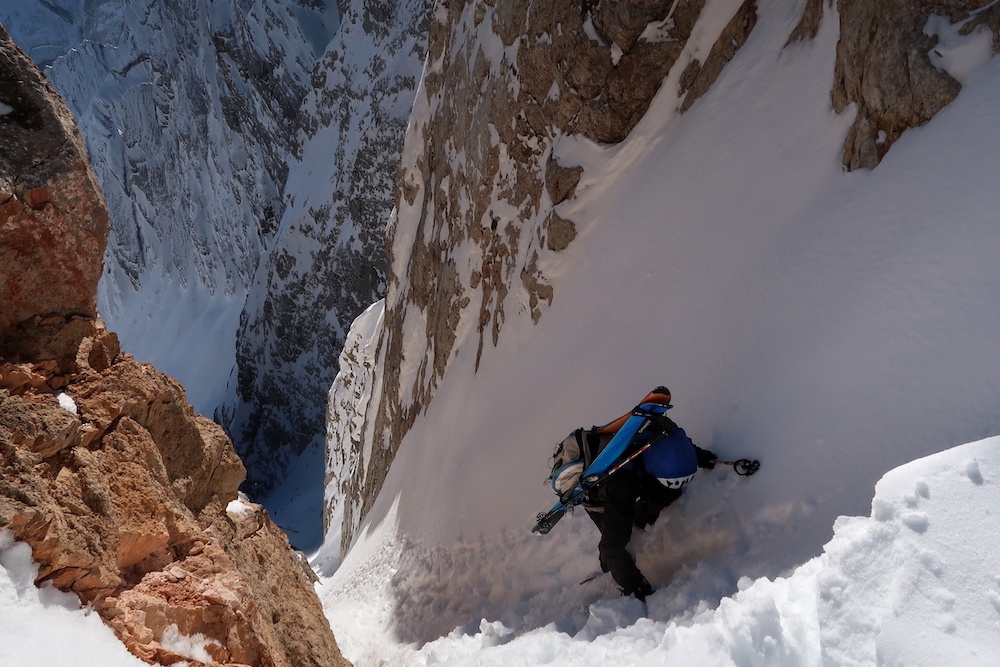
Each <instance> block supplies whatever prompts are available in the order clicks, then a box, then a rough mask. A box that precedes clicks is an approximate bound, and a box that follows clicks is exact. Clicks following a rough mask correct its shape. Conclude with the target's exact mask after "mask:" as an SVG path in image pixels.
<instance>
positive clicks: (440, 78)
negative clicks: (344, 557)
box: [326, 0, 1000, 550]
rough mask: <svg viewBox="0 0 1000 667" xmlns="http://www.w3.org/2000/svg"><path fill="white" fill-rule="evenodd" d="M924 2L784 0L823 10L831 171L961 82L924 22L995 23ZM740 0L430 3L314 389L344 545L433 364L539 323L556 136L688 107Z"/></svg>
mask: <svg viewBox="0 0 1000 667" xmlns="http://www.w3.org/2000/svg"><path fill="white" fill-rule="evenodd" d="M926 4H927V3H899V2H890V1H888V0H886V1H884V2H874V3H872V2H863V1H860V0H841V1H840V2H838V3H837V7H836V12H833V11H831V10H830V9H828V7H829V5H828V3H824V2H823V1H822V0H806V1H804V2H802V3H800V4H799V6H800V7H801V9H800V10H799V11H801V12H802V14H801V20H800V22H799V24H798V26H797V27H796V28H795V29H794V30H793V31H791V32H790V33H786V34H788V35H789V36H788V43H789V44H791V43H794V42H797V41H799V40H809V39H811V38H812V37H813V36H815V35H816V33H817V30H818V29H819V26H820V23H821V20H822V18H823V15H824V11H826V16H827V19H826V20H828V21H832V20H839V30H840V41H839V43H838V46H837V54H836V59H835V61H834V62H832V63H831V72H830V73H831V82H832V86H831V106H833V107H834V110H835V111H838V112H846V111H848V110H856V111H857V113H856V114H855V120H854V125H853V127H852V128H851V129H850V131H849V133H848V136H847V137H846V139H845V142H844V148H843V154H842V156H841V159H842V161H843V164H844V165H845V167H846V168H847V169H854V168H858V167H872V166H875V165H877V164H878V162H879V160H881V159H882V157H883V156H884V155H885V154H886V152H887V151H888V150H889V147H890V146H891V145H892V143H893V142H894V141H895V140H897V139H898V138H899V137H900V136H901V134H902V133H903V132H904V130H905V129H906V128H908V127H914V126H917V125H920V124H923V123H925V122H927V120H929V119H930V118H931V117H932V116H933V115H934V114H935V113H936V112H937V111H939V110H940V109H941V108H943V107H944V106H945V105H947V104H948V103H949V102H950V101H951V100H952V99H954V97H955V95H956V94H957V91H958V89H959V88H960V86H959V84H958V82H957V81H956V80H955V79H953V78H952V77H951V76H949V75H948V74H947V73H946V72H945V71H943V70H942V68H941V67H940V65H941V62H940V60H941V58H942V57H943V56H941V54H940V53H938V52H935V51H933V50H932V49H933V46H934V44H935V43H936V41H937V38H936V37H935V36H934V35H933V33H934V30H935V27H936V26H937V27H940V26H942V25H948V24H951V23H954V22H956V21H964V22H965V27H964V28H963V30H965V31H967V32H966V33H965V34H968V32H971V31H973V30H978V29H979V28H980V27H982V26H983V25H988V26H989V29H991V30H993V32H994V34H996V33H997V30H996V28H995V27H994V26H995V24H997V15H998V14H997V12H998V11H1000V10H998V9H997V7H998V5H997V4H995V3H994V4H992V5H991V4H990V3H987V2H983V1H971V2H950V3H949V2H943V3H936V4H935V5H934V6H933V7H930V6H925V5H926ZM757 5H758V3H757V2H756V1H755V0H745V1H744V2H742V3H741V2H739V0H728V1H723V0H715V1H712V0H708V1H707V2H706V1H700V0H693V1H691V2H685V1H684V0H680V1H678V2H674V1H673V0H664V1H663V2H658V3H650V2H617V3H610V2H595V3H583V5H582V6H581V5H563V4H559V5H558V6H553V5H552V3H542V2H529V1H524V2H518V3H508V4H498V5H495V6H494V5H493V4H492V3H488V2H470V3H465V4H462V3H458V4H455V3H438V5H437V7H436V9H435V12H434V15H433V20H432V23H431V28H430V45H429V56H428V61H427V65H426V69H425V71H424V74H423V79H422V82H421V87H420V90H419V91H418V94H417V99H416V102H415V106H414V112H413V117H412V119H411V124H410V129H409V132H408V135H407V139H406V144H405V147H404V152H403V157H402V162H401V168H400V181H399V185H398V191H397V202H396V203H397V209H396V215H395V217H394V219H393V221H392V223H391V224H390V229H389V252H390V273H389V279H388V286H387V293H386V299H385V304H384V311H383V310H380V309H379V308H378V307H376V309H375V310H373V311H372V312H370V313H368V314H366V316H365V317H364V318H362V319H360V320H359V323H358V327H357V330H356V331H355V332H353V333H352V334H351V335H350V336H349V337H348V344H347V346H346V348H345V351H344V356H343V357H342V359H341V364H342V373H341V375H340V376H339V377H338V379H337V382H336V383H335V384H334V387H333V388H332V390H331V393H330V398H329V401H330V403H329V415H328V451H329V454H328V457H329V461H328V478H329V479H330V480H331V481H330V482H329V483H328V487H327V491H326V520H327V524H328V530H329V531H330V532H329V534H333V535H336V534H337V533H338V531H339V532H340V534H341V536H342V538H341V539H342V541H341V544H342V549H344V550H346V548H347V547H348V546H349V545H350V543H351V540H352V538H353V536H354V531H355V530H356V529H357V528H358V526H359V525H360V522H361V520H362V519H363V517H364V516H365V514H366V512H367V511H368V509H369V508H370V507H371V506H372V504H373V502H374V499H375V498H376V496H377V494H378V491H379V489H380V488H381V486H382V483H383V481H384V479H385V476H386V474H387V471H388V469H389V466H390V464H391V462H392V460H393V458H394V456H395V454H396V451H397V449H398V447H399V444H400V442H401V441H402V439H403V437H404V435H405V434H406V433H407V432H408V430H409V429H410V427H411V426H412V425H413V424H414V422H415V421H416V420H417V417H418V416H419V415H420V414H421V413H423V412H424V411H426V410H427V408H428V405H429V404H430V401H431V399H432V398H433V396H434V394H435V392H436V390H437V389H438V387H439V386H440V384H441V382H442V379H443V378H444V376H445V374H446V372H447V371H448V368H449V365H450V364H451V363H452V362H453V361H454V360H455V359H456V358H457V357H458V356H459V355H460V354H461V355H465V356H466V357H468V356H469V355H472V356H474V357H475V360H476V361H475V366H476V367H477V368H478V366H479V363H480V359H481V357H482V355H483V354H484V349H486V348H487V347H488V344H492V345H493V346H497V344H498V341H499V340H500V337H501V335H502V331H503V330H504V328H505V326H506V327H508V328H509V327H510V326H511V324H512V323H513V322H515V321H517V322H520V321H522V320H526V319H530V320H531V321H533V322H535V323H537V322H539V320H540V318H542V317H543V314H544V311H545V309H546V308H547V307H548V306H550V305H551V303H552V301H553V299H557V298H558V297H557V295H556V294H555V292H556V291H557V287H556V284H557V282H558V281H557V280H553V279H551V278H550V277H549V276H547V275H546V268H545V267H549V270H552V271H554V272H556V273H558V271H559V260H558V256H559V255H558V254H559V253H560V251H562V250H564V249H566V248H567V247H569V245H570V244H571V243H572V241H573V240H574V239H575V238H576V236H577V233H578V232H577V223H576V222H574V221H573V220H570V219H566V218H565V217H563V216H562V215H560V214H559V213H558V212H557V209H556V208H555V207H556V206H558V205H559V204H560V202H563V201H567V202H571V201H572V200H573V197H574V192H575V189H576V185H577V183H578V182H579V180H580V178H581V171H582V170H581V169H580V168H577V167H574V165H572V164H568V165H561V164H559V163H558V161H557V160H556V159H554V157H553V145H554V144H555V143H556V142H557V141H558V140H559V138H560V137H564V136H568V135H574V134H575V135H582V136H583V137H586V138H589V139H593V140H595V141H597V142H601V143H604V144H611V143H614V142H619V141H622V140H623V139H624V138H625V137H626V136H628V134H629V132H630V131H631V130H632V128H633V127H634V126H635V125H636V123H637V122H639V120H640V119H641V118H642V116H643V114H644V113H645V111H646V109H647V107H648V105H649V103H650V101H651V100H652V98H653V96H654V95H655V94H656V92H657V91H658V90H659V88H660V85H661V83H663V81H664V79H665V77H666V78H668V79H669V80H670V81H671V85H672V86H675V89H676V91H677V95H678V103H677V108H678V110H679V111H680V112H682V113H683V112H685V111H687V110H688V109H691V108H692V104H693V103H694V101H695V100H696V99H698V98H699V97H701V96H702V95H704V94H705V93H706V92H707V91H708V90H709V88H710V87H711V86H712V84H713V82H715V81H716V79H717V77H718V76H719V75H720V73H721V72H722V71H723V70H724V68H725V67H726V65H727V63H729V61H730V60H731V59H732V58H733V57H734V56H735V54H736V52H737V51H738V50H739V49H740V48H741V47H742V46H743V45H744V43H745V42H746V41H747V40H748V39H749V38H750V36H751V34H752V33H753V31H754V28H755V27H756V24H757V17H758V6H757ZM984 7H985V9H984ZM979 10H982V11H979ZM935 12H936V13H937V14H940V15H941V16H932V14H933V13H935ZM970 12H973V13H971V14H970ZM890 19H891V20H890ZM692 36H695V37H696V38H697V39H696V40H695V39H692ZM786 52H787V53H788V56H787V57H795V55H794V51H786ZM762 66H766V65H762ZM720 159H722V158H721V156H720ZM562 208H563V209H565V207H562ZM369 372H370V373H371V374H370V375H368V373H369ZM328 539H329V538H328Z"/></svg>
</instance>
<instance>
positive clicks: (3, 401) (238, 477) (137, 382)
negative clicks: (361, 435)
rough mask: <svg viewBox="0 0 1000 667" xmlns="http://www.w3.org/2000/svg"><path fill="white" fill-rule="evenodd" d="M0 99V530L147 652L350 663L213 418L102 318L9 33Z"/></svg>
mask: <svg viewBox="0 0 1000 667" xmlns="http://www.w3.org/2000/svg"><path fill="white" fill-rule="evenodd" d="M0 102H2V103H3V105H4V106H2V107H0V110H3V111H4V112H5V113H3V114H2V115H0V145H2V146H4V149H5V150H4V151H3V152H0V192H3V193H5V194H4V195H3V196H0V202H2V203H0V281H2V283H0V285H2V287H0V290H2V292H0V530H10V531H11V532H12V533H13V534H14V536H15V537H16V538H17V539H18V540H22V541H24V542H26V543H28V544H29V545H30V546H31V548H32V553H33V556H34V559H35V560H36V561H37V562H38V565H39V569H38V578H37V582H38V583H41V582H44V581H48V582H51V583H52V584H53V585H54V586H56V587H57V588H59V589H61V590H64V591H72V592H74V593H76V594H77V595H78V596H79V597H80V599H81V601H83V602H86V603H89V604H91V605H92V606H93V608H94V609H95V610H96V611H97V613H98V614H100V615H101V617H102V618H103V619H104V620H105V622H106V623H107V624H108V625H109V626H111V627H112V628H113V629H114V630H115V632H116V633H117V634H118V636H119V637H120V638H121V639H122V641H123V642H124V643H125V645H126V646H127V647H128V649H129V650H130V651H132V652H133V653H134V654H135V655H137V656H139V657H140V658H142V659H143V660H145V661H147V662H149V663H152V664H163V665H169V664H173V663H176V662H178V661H182V660H183V661H187V662H188V664H191V665H202V664H222V665H255V666H257V665H259V666H261V667H265V666H266V667H300V666H303V665H315V666H317V667H319V666H324V667H327V666H331V665H345V664H347V662H346V661H345V660H344V659H343V657H342V656H341V655H340V652H339V650H338V648H337V645H336V642H335V640H334V638H333V634H332V633H331V631H330V627H329V624H328V623H327V621H326V618H325V616H324V614H323V610H322V608H321V606H320V603H319V599H318V598H317V596H316V593H315V591H314V590H313V588H312V583H311V581H310V579H309V578H308V576H307V572H306V568H304V567H303V565H302V564H301V563H300V561H299V559H298V558H297V557H296V555H295V553H294V552H293V550H292V549H291V547H290V546H289V544H288V541H287V539H286V538H285V536H284V534H283V533H282V532H281V531H280V530H279V529H278V528H276V527H275V526H274V524H273V523H272V522H271V521H270V519H269V518H268V516H267V513H266V512H265V511H264V510H263V509H262V508H261V507H259V506H257V505H253V504H252V503H248V502H245V501H239V500H237V497H238V492H237V489H238V487H239V485H240V483H241V482H242V481H243V479H244V478H245V476H246V471H245V469H244V468H243V464H242V463H241V462H240V460H239V458H238V457H237V456H236V454H235V452H234V450H233V446H232V443H231V442H230V441H229V439H228V438H227V437H226V435H225V434H224V433H223V431H222V429H221V428H220V427H219V426H218V425H216V424H215V423H213V422H212V421H210V420H208V419H205V418H204V417H201V416H199V415H196V414H194V411H193V409H192V408H191V406H190V405H189V404H188V402H187V399H186V397H185V395H184V390H183V388H182V387H181V386H180V385H179V384H178V383H177V382H176V381H175V380H173V379H172V378H170V377H167V376H166V375H163V374H162V373H159V372H158V371H156V369H154V368H153V367H152V366H150V365H148V364H140V363H137V362H136V361H135V359H133V358H132V357H131V356H129V355H127V354H123V353H122V352H121V350H120V347H119V344H118V339H117V336H115V334H113V333H111V332H108V331H107V330H105V328H104V325H103V323H102V322H101V320H100V318H99V317H98V316H97V312H96V290H97V280H98V278H99V276H100V274H101V266H102V261H101V260H102V255H103V252H104V246H105V244H106V239H107V227H108V221H107V212H106V210H105V208H104V204H103V199H102V197H101V193H100V191H99V189H98V187H97V185H96V182H95V181H94V178H93V175H92V174H91V172H90V168H89V166H88V165H87V162H86V160H85V158H84V152H83V148H82V145H81V144H80V140H79V137H78V135H77V133H76V130H75V128H74V127H73V125H72V121H71V119H70V116H69V113H68V112H67V111H66V108H65V106H64V105H63V104H62V103H61V101H59V99H58V97H57V96H56V95H55V93H54V92H53V91H52V89H51V88H50V87H49V86H48V84H47V83H46V82H45V79H44V77H42V76H41V74H40V73H39V72H38V71H37V70H36V69H35V68H34V66H33V65H32V64H31V63H30V61H29V60H28V59H27V58H26V57H24V55H23V54H22V53H20V52H19V51H18V50H17V48H16V47H15V46H14V45H13V44H12V43H11V42H10V40H9V38H8V37H7V35H6V33H5V32H4V31H3V30H2V28H0ZM7 109H11V111H7ZM193 645H198V646H200V647H201V648H198V649H196V650H192V649H191V646H193Z"/></svg>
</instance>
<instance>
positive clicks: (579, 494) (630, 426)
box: [531, 403, 670, 535]
mask: <svg viewBox="0 0 1000 667" xmlns="http://www.w3.org/2000/svg"><path fill="white" fill-rule="evenodd" d="M669 409H670V406H669V405H661V404H659V403H643V404H642V405H640V406H639V407H637V408H636V409H635V410H633V411H632V414H631V416H630V417H629V418H628V420H626V422H625V423H624V424H623V425H622V427H621V428H620V429H618V432H617V433H615V435H614V437H613V438H611V441H610V442H609V443H608V444H607V446H606V447H605V448H604V450H603V451H602V452H601V453H600V454H598V455H597V458H596V459H594V461H593V463H591V464H590V466H589V467H588V468H587V469H586V470H585V471H584V472H583V475H582V476H581V477H580V481H579V482H578V483H577V485H576V488H575V489H573V491H572V492H571V493H570V494H569V496H568V497H567V498H566V499H564V500H560V501H559V502H557V503H556V504H555V505H553V506H552V509H550V510H549V511H548V512H539V514H538V516H537V517H535V518H536V520H537V523H536V524H535V527H534V528H532V529H531V532H533V533H539V534H541V535H545V534H546V533H548V532H549V531H550V530H552V527H553V526H555V525H556V524H557V523H558V522H559V519H561V518H563V516H564V515H565V514H566V512H567V511H568V510H570V509H571V508H573V507H575V506H577V505H579V504H580V503H582V502H583V498H584V496H585V495H586V494H587V492H588V491H589V490H590V489H592V488H594V487H596V486H598V485H599V484H600V483H601V482H603V481H604V480H605V479H607V478H608V476H610V475H612V474H614V473H615V472H617V471H618V470H619V469H620V468H621V467H622V466H624V465H625V464H626V463H628V462H629V461H632V460H633V459H635V458H636V457H637V456H639V455H640V454H642V453H643V452H644V451H646V448H647V447H649V446H650V444H651V443H652V440H650V441H649V442H647V443H645V444H644V445H643V446H642V447H640V448H639V449H637V450H636V451H635V452H633V453H632V455H631V456H629V457H628V458H626V459H625V460H623V461H621V462H619V461H618V459H619V458H621V456H622V455H623V454H624V453H625V450H626V449H628V447H629V445H631V444H632V441H633V440H634V439H635V438H636V436H638V435H640V434H642V433H643V432H644V431H645V430H646V429H647V428H648V427H649V426H650V425H651V424H653V420H654V419H655V417H657V416H659V415H662V414H663V413H665V412H666V411H667V410H669Z"/></svg>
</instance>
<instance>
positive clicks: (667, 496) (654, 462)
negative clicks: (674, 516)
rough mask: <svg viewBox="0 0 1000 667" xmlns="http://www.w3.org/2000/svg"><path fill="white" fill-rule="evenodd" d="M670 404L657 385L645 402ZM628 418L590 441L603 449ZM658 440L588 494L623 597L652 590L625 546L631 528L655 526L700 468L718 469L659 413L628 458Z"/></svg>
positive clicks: (603, 552)
mask: <svg viewBox="0 0 1000 667" xmlns="http://www.w3.org/2000/svg"><path fill="white" fill-rule="evenodd" d="M648 402H654V403H660V404H662V405H666V406H669V405H670V390H669V389H667V388H666V387H657V388H656V389H654V390H653V391H652V392H651V393H650V394H649V395H648V396H647V397H646V399H645V400H644V401H643V403H648ZM622 423H623V419H619V420H616V421H615V422H611V423H610V424H608V425H606V426H603V427H599V428H598V427H595V428H593V429H591V430H590V431H587V432H586V437H587V444H588V446H589V447H590V448H591V450H592V451H593V452H594V453H595V455H596V454H597V453H600V451H601V450H602V449H603V447H604V446H606V445H607V443H608V442H609V441H610V440H611V437H612V436H613V435H614V434H615V433H616V432H617V431H618V429H619V428H621V426H622ZM650 440H653V441H654V442H653V444H652V445H651V446H650V447H649V448H648V449H647V450H646V451H645V452H643V453H642V454H641V455H640V456H639V457H637V458H636V459H634V460H633V461H631V462H629V463H628V464H627V465H625V466H624V467H622V468H621V469H620V470H618V471H617V472H615V473H614V474H613V475H610V476H609V477H608V478H607V479H606V480H605V481H604V482H603V483H601V484H600V485H599V486H597V487H596V488H594V489H592V490H591V491H590V492H589V493H588V494H587V496H586V497H585V498H584V501H583V506H584V508H585V509H586V510H587V514H589V515H590V518H591V519H593V521H594V523H596V524H597V527H598V529H599V530H600V531H601V541H600V543H599V544H598V551H599V555H600V562H601V569H602V570H603V571H604V572H610V573H611V576H612V577H613V578H614V580H615V582H616V583H617V584H618V585H619V586H620V587H621V590H622V595H632V596H634V597H636V598H638V599H640V600H645V599H646V596H647V595H650V594H652V592H653V588H652V586H650V585H649V582H648V581H646V577H644V576H643V574H642V572H640V571H639V568H638V567H636V564H635V559H634V558H633V557H632V554H630V553H629V552H628V550H627V549H626V547H627V545H628V543H629V540H630V539H631V537H632V528H633V527H638V528H640V529H642V528H645V527H646V526H648V525H652V524H653V523H654V522H655V521H656V519H657V517H658V516H659V515H660V512H661V511H662V510H663V509H664V508H665V507H667V506H668V505H670V503H672V502H674V501H675V500H677V499H678V498H679V497H680V496H681V494H682V493H683V491H684V487H685V486H686V485H687V483H688V482H689V481H691V479H692V478H693V477H694V474H695V472H697V469H698V468H714V467H715V462H716V460H717V457H716V456H715V454H713V453H712V452H710V451H708V450H707V449H702V448H700V447H698V446H697V445H695V444H694V443H693V442H691V439H690V438H688V436H687V434H686V433H685V432H684V429H682V428H681V427H679V426H678V425H677V424H675V423H674V422H673V421H672V420H671V419H670V418H669V417H667V416H666V415H665V414H664V415H659V416H658V417H657V418H656V419H655V423H654V428H651V429H648V430H647V431H646V432H645V433H643V434H641V435H638V436H636V437H635V438H634V439H633V441H632V442H631V443H630V445H629V447H628V448H627V449H626V452H625V454H624V455H623V458H624V457H627V456H628V454H629V453H631V452H633V451H636V449H638V448H639V447H641V446H642V445H643V444H645V443H646V442H648V441H650Z"/></svg>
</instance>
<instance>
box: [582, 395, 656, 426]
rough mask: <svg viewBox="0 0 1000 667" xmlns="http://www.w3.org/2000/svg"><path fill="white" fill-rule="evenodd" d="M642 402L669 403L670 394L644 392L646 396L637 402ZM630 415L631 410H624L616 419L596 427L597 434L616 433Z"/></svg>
mask: <svg viewBox="0 0 1000 667" xmlns="http://www.w3.org/2000/svg"><path fill="white" fill-rule="evenodd" d="M644 403H657V404H659V405H670V394H657V393H655V392H650V393H648V394H646V398H644V399H642V401H640V402H639V405H642V404H644ZM631 416H632V412H631V411H629V412H626V413H625V414H623V415H622V416H621V417H619V418H618V419H616V420H614V421H613V422H611V423H610V424H605V425H604V426H602V427H601V428H599V429H597V433H598V435H611V434H612V433H617V432H618V429H620V428H621V427H622V426H624V425H625V422H627V421H628V418H629V417H631Z"/></svg>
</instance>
